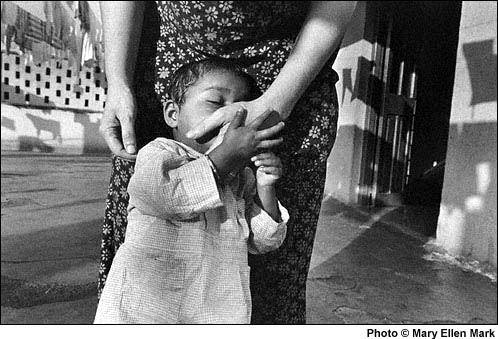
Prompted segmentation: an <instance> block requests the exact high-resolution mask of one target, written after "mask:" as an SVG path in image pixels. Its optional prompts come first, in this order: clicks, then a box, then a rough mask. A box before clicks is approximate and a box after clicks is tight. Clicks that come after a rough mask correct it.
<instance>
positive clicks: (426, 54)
mask: <svg viewBox="0 0 498 339" xmlns="http://www.w3.org/2000/svg"><path fill="white" fill-rule="evenodd" d="M367 6H368V7H367V14H368V15H369V16H368V17H370V18H372V22H373V24H372V31H373V32H374V33H373V39H374V41H375V43H376V46H377V48H376V49H375V57H374V59H375V65H376V67H375V68H376V69H375V70H374V72H376V77H377V78H379V79H381V81H378V82H375V83H372V84H371V85H372V86H376V87H377V88H371V92H372V95H371V101H372V102H371V106H372V107H373V108H374V109H373V112H374V113H373V114H375V119H373V120H374V126H372V127H373V128H372V129H371V130H372V131H375V137H374V141H373V143H374V144H375V146H373V145H372V146H371V147H372V152H371V153H373V154H372V155H371V158H370V159H369V161H368V162H367V163H365V164H366V165H367V166H366V169H365V170H364V171H365V173H367V175H364V177H363V178H364V180H363V182H364V184H365V185H366V186H368V187H370V192H369V194H368V199H367V201H364V202H366V203H367V204H369V205H375V206H410V205H417V206H427V208H434V210H435V211H436V212H438V208H439V205H440V201H441V191H442V183H443V177H444V164H445V159H446V147H447V139H448V131H449V118H450V112H451V101H452V94H453V83H454V76H455V64H456V53H457V46H458V32H459V26H460V16H461V7H462V4H461V2H442V1H409V2H368V4H367ZM435 217H436V220H435V221H434V223H433V224H434V227H433V229H432V230H428V231H427V232H426V233H431V232H435V227H436V223H437V214H436V216H435Z"/></svg>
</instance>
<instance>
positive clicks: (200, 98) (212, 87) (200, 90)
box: [175, 71, 250, 153]
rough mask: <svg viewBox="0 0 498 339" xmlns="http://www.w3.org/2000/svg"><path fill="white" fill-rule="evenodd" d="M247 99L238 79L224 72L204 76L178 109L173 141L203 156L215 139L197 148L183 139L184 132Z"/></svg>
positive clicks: (191, 87) (246, 89)
mask: <svg viewBox="0 0 498 339" xmlns="http://www.w3.org/2000/svg"><path fill="white" fill-rule="evenodd" d="M249 95H250V93H249V86H248V85H247V83H246V81H245V80H244V79H243V78H242V77H240V76H237V75H234V74H231V73H229V72H224V71H211V72H209V73H206V74H204V75H203V76H202V77H201V78H199V80H197V82H196V83H195V84H194V85H192V86H190V87H189V88H188V90H187V92H186V93H185V100H184V103H183V105H181V106H180V108H179V113H178V118H177V119H178V126H177V129H176V130H175V140H177V141H179V142H182V143H184V144H186V145H188V146H190V147H192V148H193V149H195V150H197V151H199V152H201V153H205V152H206V151H207V150H208V149H209V147H210V146H211V145H212V144H213V142H214V140H215V139H216V135H215V136H213V137H212V138H211V139H210V140H209V141H207V142H204V143H202V144H201V143H199V142H197V141H196V140H192V139H188V138H187V137H185V134H186V133H187V131H189V130H190V129H192V128H193V127H195V126H196V125H198V124H199V123H200V122H201V121H202V120H204V119H205V118H207V117H209V116H210V115H211V114H213V112H214V111H216V110H218V109H219V108H221V107H223V106H226V105H229V104H232V103H234V102H237V101H244V100H248V97H249Z"/></svg>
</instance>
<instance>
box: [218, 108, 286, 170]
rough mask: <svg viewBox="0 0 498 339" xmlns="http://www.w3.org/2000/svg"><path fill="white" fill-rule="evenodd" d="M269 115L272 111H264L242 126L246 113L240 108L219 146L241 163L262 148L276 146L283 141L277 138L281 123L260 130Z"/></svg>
mask: <svg viewBox="0 0 498 339" xmlns="http://www.w3.org/2000/svg"><path fill="white" fill-rule="evenodd" d="M271 113H272V111H266V112H265V113H263V114H261V115H260V116H259V117H257V118H256V119H255V120H253V121H252V122H251V123H249V124H248V125H247V126H244V121H245V119H246V116H247V111H246V110H245V109H244V108H242V107H241V108H240V109H239V111H237V113H236V115H235V118H234V119H233V120H232V122H231V123H230V125H229V127H228V129H227V131H226V133H225V135H224V137H223V142H222V144H221V146H223V147H225V148H227V149H229V152H231V153H232V154H233V155H234V157H235V159H237V158H238V160H240V161H241V162H242V163H244V162H245V161H247V160H249V158H250V157H252V156H253V155H254V154H256V153H257V151H258V150H260V149H262V148H265V149H268V148H272V147H275V146H278V145H279V144H281V143H282V141H283V139H282V138H280V137H278V133H279V132H280V131H281V130H282V129H283V128H284V123H283V122H280V123H278V124H276V125H274V126H271V127H268V128H266V129H262V130H260V127H261V126H262V125H263V123H264V122H265V120H266V118H267V117H268V116H269V115H270V114H271Z"/></svg>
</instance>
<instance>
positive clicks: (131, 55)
mask: <svg viewBox="0 0 498 339" xmlns="http://www.w3.org/2000/svg"><path fill="white" fill-rule="evenodd" d="M100 10H101V14H102V26H103V31H104V47H105V49H104V51H105V72H106V78H107V98H106V105H105V109H104V114H103V116H102V120H101V122H100V133H101V134H102V136H103V137H104V139H105V141H106V143H107V145H108V146H109V148H110V149H111V151H112V152H113V153H114V154H115V155H117V156H120V157H123V158H125V159H129V160H133V159H135V158H136V152H137V145H136V138H135V126H134V125H135V117H136V107H135V105H136V104H135V97H134V94H133V86H132V84H133V75H134V70H135V63H136V58H137V52H138V46H139V41H140V35H141V31H142V22H143V13H144V3H143V2H141V1H100Z"/></svg>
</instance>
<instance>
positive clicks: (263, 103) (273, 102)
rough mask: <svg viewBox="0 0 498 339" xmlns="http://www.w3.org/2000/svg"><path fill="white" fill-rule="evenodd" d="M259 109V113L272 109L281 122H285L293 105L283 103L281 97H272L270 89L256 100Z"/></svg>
mask: <svg viewBox="0 0 498 339" xmlns="http://www.w3.org/2000/svg"><path fill="white" fill-rule="evenodd" d="M256 100H257V101H258V102H259V103H258V105H259V106H260V107H261V109H259V110H258V111H259V112H265V111H266V110H267V109H273V110H275V111H277V112H278V114H279V115H280V118H281V119H282V120H286V119H287V118H288V117H289V116H290V113H291V111H292V108H293V107H294V103H290V102H289V103H285V102H284V101H283V100H282V96H278V95H274V94H273V92H271V89H268V91H266V92H265V93H264V94H263V95H262V96H261V97H259V98H258V99H256Z"/></svg>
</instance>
